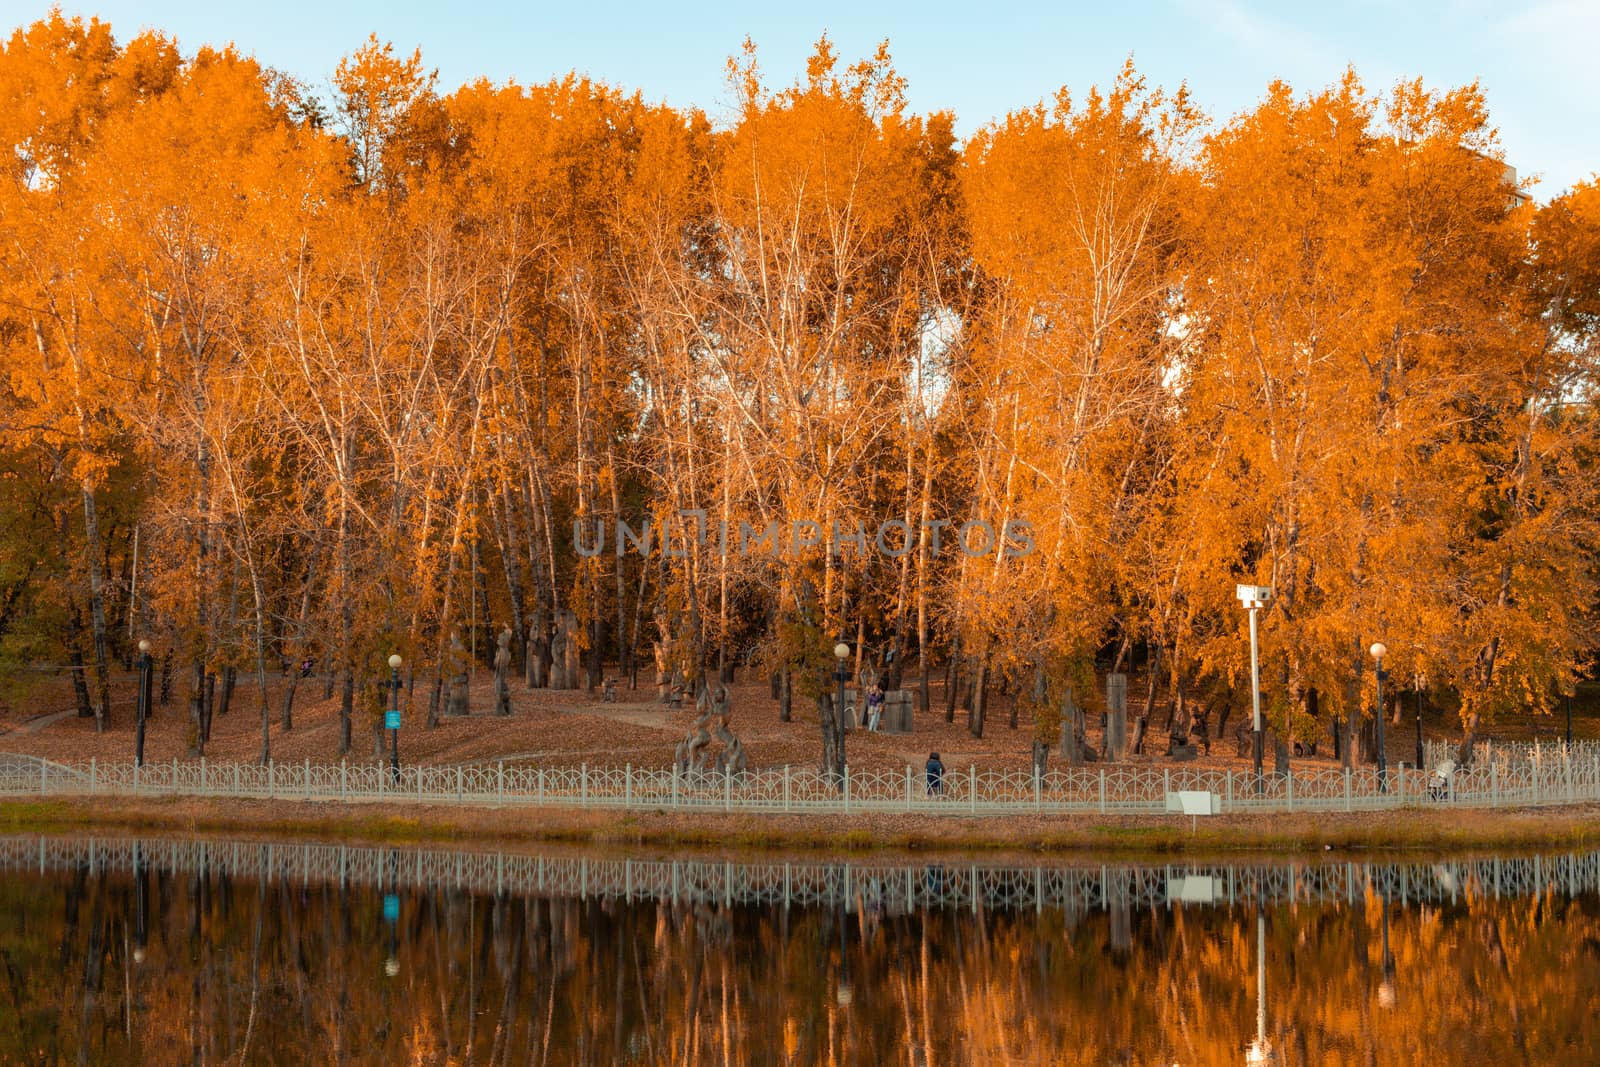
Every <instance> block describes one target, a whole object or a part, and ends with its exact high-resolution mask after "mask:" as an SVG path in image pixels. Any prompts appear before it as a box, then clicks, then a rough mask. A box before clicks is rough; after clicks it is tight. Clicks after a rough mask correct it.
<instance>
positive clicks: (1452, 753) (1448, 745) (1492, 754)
mask: <svg viewBox="0 0 1600 1067" xmlns="http://www.w3.org/2000/svg"><path fill="white" fill-rule="evenodd" d="M1460 747H1461V746H1460V745H1457V744H1454V743H1452V742H1448V741H1428V742H1426V743H1424V745H1423V747H1422V754H1423V756H1424V757H1426V759H1427V763H1428V766H1429V767H1437V766H1438V765H1439V764H1441V763H1443V762H1445V761H1446V760H1450V761H1451V762H1454V761H1455V758H1456V755H1457V752H1458V750H1459V749H1460ZM1568 758H1570V759H1572V760H1573V761H1575V762H1577V763H1583V762H1585V761H1593V760H1595V759H1597V758H1600V741H1574V742H1572V744H1571V745H1567V744H1566V743H1565V742H1562V741H1478V742H1476V743H1475V744H1474V745H1473V746H1472V762H1473V763H1494V762H1498V763H1499V764H1500V765H1501V766H1502V767H1506V766H1513V765H1518V766H1520V765H1522V764H1535V765H1537V764H1543V763H1549V762H1550V761H1552V760H1555V761H1557V762H1560V761H1562V760H1566V759H1568Z"/></svg>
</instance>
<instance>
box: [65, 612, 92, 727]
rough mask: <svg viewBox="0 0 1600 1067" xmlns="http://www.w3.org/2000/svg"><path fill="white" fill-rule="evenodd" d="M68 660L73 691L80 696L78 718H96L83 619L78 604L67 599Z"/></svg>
mask: <svg viewBox="0 0 1600 1067" xmlns="http://www.w3.org/2000/svg"><path fill="white" fill-rule="evenodd" d="M67 662H68V663H70V664H71V665H72V691H73V693H74V694H76V696H77V698H78V718H80V719H92V718H94V704H93V703H91V702H90V700H89V683H88V679H86V678H85V677H84V673H83V620H82V619H80V618H79V617H78V605H77V604H75V603H73V602H72V601H71V600H70V599H69V600H68V601H67Z"/></svg>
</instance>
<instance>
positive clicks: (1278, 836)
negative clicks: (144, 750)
mask: <svg viewBox="0 0 1600 1067" xmlns="http://www.w3.org/2000/svg"><path fill="white" fill-rule="evenodd" d="M96 829H106V830H113V831H116V832H119V833H126V834H131V833H139V832H158V833H170V834H182V835H197V834H241V833H247V834H254V835H261V836H267V837H273V838H294V839H313V840H324V841H335V842H338V841H343V842H357V841H359V842H365V843H378V844H397V845H398V844H441V843H454V844H461V845H468V846H480V847H481V846H512V847H523V848H526V847H527V846H529V845H536V844H559V845H581V846H591V847H606V848H633V847H654V848H692V849H697V850H710V849H720V850H728V851H737V852H763V851H765V852H775V851H783V852H835V853H838V852H844V853H866V852H893V853H909V854H915V855H918V856H926V855H927V854H929V853H941V852H944V853H962V854H974V853H982V854H998V853H1013V854H1025V855H1030V856H1040V855H1060V856H1080V857H1081V856H1085V855H1117V856H1132V855H1136V854H1145V855H1168V856H1170V855H1196V854H1207V855H1215V854H1222V853H1255V854H1269V855H1277V856H1284V857H1293V856H1305V855H1320V854H1323V853H1325V852H1328V851H1334V850H1337V851H1341V852H1431V853H1440V852H1453V851H1462V850H1469V849H1484V848H1509V849H1524V850H1527V849H1551V848H1559V849H1566V848H1581V847H1600V804H1593V803H1590V804H1578V805H1572V806H1568V807H1548V808H1538V809H1518V810H1512V811H1504V810H1502V811H1491V810H1482V809H1473V810H1460V809H1456V810H1427V809H1416V808H1407V809H1399V810H1392V811H1380V812H1355V813H1343V812H1339V813H1325V812H1317V813H1295V814H1292V815H1286V814H1271V813H1263V814H1244V813H1240V814H1234V815H1219V816H1211V817H1209V818H1203V819H1201V820H1200V821H1199V823H1198V825H1197V826H1196V827H1195V828H1193V829H1191V825H1190V821H1189V820H1188V819H1187V818H1184V817H1181V816H1156V815H1128V816H1098V815H1096V816H1091V817H1074V816H1037V817H1030V816H1006V817H996V818H990V819H984V818H977V819H974V818H971V817H966V816H937V815H926V814H912V815H903V814H891V813H863V814H859V815H840V814H831V815H783V816H771V815H748V814H747V815H740V814H724V813H721V812H702V813H693V814H690V813H681V812H680V813H667V812H638V811H631V812H630V811H616V810H588V811H585V810H575V809H571V808H525V807H521V806H519V807H517V808H516V809H505V808H478V807H455V806H450V807H444V806H440V805H429V804H407V803H361V804H350V805H343V806H341V805H339V804H338V803H329V802H308V801H300V800H286V799H277V800H240V801H230V802H228V803H227V804H219V803H217V802H215V801H211V800H204V799H195V798H168V797H140V798H126V797H114V798H112V797H67V798H51V799H46V800H36V799H31V798H16V797H6V798H0V833H8V834H12V833H40V834H70V833H83V832H88V831H93V830H96Z"/></svg>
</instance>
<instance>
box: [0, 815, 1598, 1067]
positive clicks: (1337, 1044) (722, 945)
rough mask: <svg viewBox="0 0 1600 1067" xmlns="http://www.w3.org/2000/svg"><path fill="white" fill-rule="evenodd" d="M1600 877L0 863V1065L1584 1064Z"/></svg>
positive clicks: (855, 861) (725, 864)
mask: <svg viewBox="0 0 1600 1067" xmlns="http://www.w3.org/2000/svg"><path fill="white" fill-rule="evenodd" d="M1597 984H1600V854H1594V853H1589V854H1561V855H1542V856H1531V857H1530V856H1521V857H1494V856H1488V857H1482V856H1477V857H1471V858H1452V859H1448V860H1441V861H1429V862H1415V863H1403V864H1394V865H1389V864H1368V863H1361V862H1343V861H1332V862H1324V863H1299V864H1276V865H1274V864H1243V865H1240V864H1232V865H1230V864H1226V863H1218V864H1190V863H1184V864H1180V865H1172V866H1167V865H1134V866H1129V865H1125V864H1098V863H1095V864H1091V863H1087V862H1081V861H1063V862H1059V863H1043V864H1039V865H1021V866H998V865H995V863H994V861H992V860H986V861H979V862H977V863H975V864H974V863H962V862H952V861H949V860H942V861H936V862H919V863H916V864H914V865H905V864H897V863H891V862H877V861H875V860H873V859H871V858H870V857H869V858H867V859H865V860H863V859H861V858H857V857H852V858H851V859H850V860H849V861H840V862H828V861H826V860H814V859H808V860H805V861H800V860H796V861H794V862H788V863H785V862H783V861H782V860H781V859H780V860H777V861H763V862H758V863H739V862H733V861H728V860H723V859H720V858H717V859H703V858H690V857H678V858H673V857H671V856H663V855H654V854H643V853H641V854H630V855H627V856H623V855H619V854H609V853H608V854H599V853H589V854H586V853H582V852H571V851H559V852H558V851H552V852H546V853H543V854H539V853H515V854H513V853H505V854H501V853H494V852H453V851H440V850H435V849H413V848H362V847H355V846H339V845H291V844H283V843H274V844H262V843H254V842H246V841H231V840H205V841H191V840H184V841H162V840H135V839H131V838H129V839H124V838H118V839H96V840H90V839H83V838H73V839H61V838H39V837H33V836H28V837H12V838H0V1064H23V1063H26V1064H56V1063H63V1064H64V1063H72V1064H84V1063H91V1064H119V1065H120V1064H162V1065H168V1064H178V1063H193V1064H224V1063H227V1064H240V1063H249V1064H254V1063H259V1064H313V1063H316V1064H321V1063H346V1064H369V1063H371V1064H485V1065H493V1064H518V1065H522V1064H596V1065H609V1064H632V1063H638V1064H699V1063H707V1064H752V1065H760V1067H765V1065H769V1064H790V1063H793V1064H870V1065H876V1064H911V1065H920V1064H926V1065H930V1067H931V1065H942V1064H984V1065H991V1064H1151V1065H1155V1064H1159V1065H1162V1067H1168V1065H1173V1064H1182V1065H1186V1067H1187V1065H1205V1064H1251V1063H1274V1064H1313V1065H1319V1067H1320V1065H1324V1064H1358V1063H1359V1064H1391V1063H1393V1064H1423V1063H1426V1064H1451V1065H1463V1064H1465V1065H1488V1064H1494V1065H1497V1067H1504V1065H1508V1064H1524V1063H1527V1064H1545V1065H1549V1064H1590V1063H1595V1062H1597V1061H1600V1024H1597V1022H1596V1015H1595V1010H1594V1009H1595V999H1594V998H1595V990H1596V988H1597Z"/></svg>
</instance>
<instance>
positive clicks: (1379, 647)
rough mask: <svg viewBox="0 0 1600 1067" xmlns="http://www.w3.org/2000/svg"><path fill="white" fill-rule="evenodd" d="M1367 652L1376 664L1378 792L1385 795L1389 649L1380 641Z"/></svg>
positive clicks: (1375, 719) (1386, 789)
mask: <svg viewBox="0 0 1600 1067" xmlns="http://www.w3.org/2000/svg"><path fill="white" fill-rule="evenodd" d="M1367 651H1368V652H1370V653H1372V658H1373V659H1374V660H1376V661H1377V664H1378V709H1377V714H1376V715H1375V716H1374V717H1373V718H1374V722H1375V723H1376V724H1377V727H1378V792H1380V793H1387V792H1388V791H1389V790H1388V784H1387V782H1386V780H1385V779H1386V777H1387V775H1388V771H1389V758H1388V753H1387V752H1386V751H1385V750H1384V744H1383V657H1384V656H1386V655H1388V653H1389V647H1388V646H1387V645H1385V644H1384V643H1383V642H1382V641H1374V642H1373V644H1372V647H1371V648H1369V649H1367Z"/></svg>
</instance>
